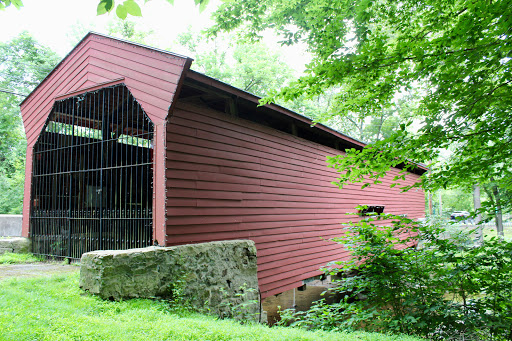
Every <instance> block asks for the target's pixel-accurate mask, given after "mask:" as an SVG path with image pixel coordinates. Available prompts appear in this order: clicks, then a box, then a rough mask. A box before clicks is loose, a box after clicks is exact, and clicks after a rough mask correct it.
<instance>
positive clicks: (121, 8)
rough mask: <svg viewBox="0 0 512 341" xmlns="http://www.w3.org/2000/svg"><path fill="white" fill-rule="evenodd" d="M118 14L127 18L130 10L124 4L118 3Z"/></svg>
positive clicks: (121, 17) (122, 17)
mask: <svg viewBox="0 0 512 341" xmlns="http://www.w3.org/2000/svg"><path fill="white" fill-rule="evenodd" d="M116 15H117V16H118V17H119V18H120V19H123V20H124V19H126V17H127V16H128V11H127V10H126V8H125V7H124V5H117V8H116Z"/></svg>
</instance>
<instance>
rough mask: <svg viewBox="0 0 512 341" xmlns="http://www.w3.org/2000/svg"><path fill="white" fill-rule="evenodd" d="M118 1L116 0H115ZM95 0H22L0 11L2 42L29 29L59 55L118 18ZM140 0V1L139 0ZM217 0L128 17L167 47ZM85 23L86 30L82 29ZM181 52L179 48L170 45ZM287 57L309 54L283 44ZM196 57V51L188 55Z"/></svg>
mask: <svg viewBox="0 0 512 341" xmlns="http://www.w3.org/2000/svg"><path fill="white" fill-rule="evenodd" d="M118 1H119V0H118ZM98 2H99V0H81V1H77V0H44V1H42V0H23V3H24V7H22V8H21V9H19V10H17V9H16V8H14V7H13V6H10V7H9V8H7V9H5V10H3V11H0V42H6V41H8V40H10V39H12V38H13V37H15V36H17V35H18V34H19V33H21V32H23V31H28V32H29V33H30V34H31V35H32V36H33V37H34V38H35V39H36V40H37V41H38V42H39V43H41V44H42V45H44V46H47V47H49V48H51V49H52V50H53V51H55V52H57V53H58V54H59V55H60V56H61V57H64V56H65V55H66V54H68V53H69V51H71V49H72V48H73V47H74V46H75V44H76V43H77V42H78V40H79V38H78V37H77V34H76V33H74V32H76V31H80V29H79V28H80V27H82V31H81V34H79V35H80V36H81V35H82V34H84V33H82V32H86V31H88V30H89V28H92V30H93V31H96V32H99V33H107V31H106V26H107V24H108V23H109V21H112V20H118V19H117V18H116V16H115V14H114V13H110V14H107V15H101V16H97V15H96V7H97V5H98ZM140 3H143V1H139V4H140ZM220 3H221V1H220V0H211V1H210V3H209V5H208V6H207V8H206V10H205V11H204V12H202V13H200V11H199V7H197V6H195V5H194V1H193V0H175V1H174V5H170V4H169V3H168V2H167V1H165V0H152V1H149V2H147V3H146V4H145V5H143V6H141V7H142V15H143V17H142V18H134V17H129V19H130V20H133V21H135V22H137V27H140V29H142V30H144V31H148V30H153V32H154V34H153V35H152V36H151V38H150V39H149V40H148V44H149V45H152V46H155V47H159V48H163V49H166V48H169V47H171V46H173V42H174V40H175V39H176V37H177V35H178V34H179V33H181V32H183V31H185V30H186V29H187V27H189V26H190V27H191V28H192V29H193V31H200V30H201V29H204V28H206V27H208V26H209V25H211V24H212V21H211V19H210V16H211V13H212V12H213V11H215V10H216V9H217V7H218V6H219V5H220ZM84 28H87V30H84ZM277 40H278V39H277V38H276V37H273V36H267V37H265V42H266V43H267V45H269V46H270V47H273V48H279V46H278V44H277ZM173 52H177V53H183V51H173ZM282 53H283V54H286V60H287V62H288V63H289V64H290V65H291V66H292V67H293V68H295V69H297V70H302V69H303V68H304V64H305V63H306V62H307V60H308V57H307V55H306V54H305V53H304V52H303V51H302V49H300V48H293V49H290V48H283V49H282ZM190 57H194V56H190Z"/></svg>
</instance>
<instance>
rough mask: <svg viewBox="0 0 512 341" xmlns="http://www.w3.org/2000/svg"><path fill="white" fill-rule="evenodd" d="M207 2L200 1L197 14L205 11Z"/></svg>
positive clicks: (206, 0) (205, 0)
mask: <svg viewBox="0 0 512 341" xmlns="http://www.w3.org/2000/svg"><path fill="white" fill-rule="evenodd" d="M208 2H209V0H203V1H201V3H200V4H199V13H202V12H203V11H204V10H205V9H206V6H207V5H208Z"/></svg>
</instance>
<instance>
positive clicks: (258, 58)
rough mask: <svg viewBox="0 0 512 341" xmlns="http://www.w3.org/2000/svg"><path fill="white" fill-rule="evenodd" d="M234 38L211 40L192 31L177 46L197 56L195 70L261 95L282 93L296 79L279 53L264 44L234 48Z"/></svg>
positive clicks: (235, 46)
mask: <svg viewBox="0 0 512 341" xmlns="http://www.w3.org/2000/svg"><path fill="white" fill-rule="evenodd" d="M230 38H231V37H217V38H216V39H213V40H208V39H206V37H204V36H202V35H201V34H199V33H196V32H193V31H192V30H190V29H189V30H188V31H186V32H184V33H182V34H180V35H179V36H178V40H177V43H178V44H180V45H181V47H185V48H186V49H187V52H186V53H187V54H191V55H193V56H194V63H193V64H192V68H193V69H195V70H197V71H199V72H202V73H204V74H206V75H208V76H210V77H213V78H216V79H219V80H222V81H224V82H226V83H229V84H230V85H233V86H236V87H238V88H240V89H242V90H244V91H247V92H250V93H253V94H255V95H257V96H266V95H268V94H269V93H271V92H275V91H278V90H279V89H280V88H282V87H283V86H284V85H285V84H286V83H287V82H288V81H289V80H290V79H291V78H292V74H293V71H292V69H291V68H290V67H289V66H288V65H287V64H286V63H285V62H284V60H283V59H284V58H283V57H282V56H281V55H280V54H279V53H278V52H276V51H272V50H271V49H270V48H268V47H267V46H266V45H265V44H263V43H253V44H248V43H240V44H234V45H233V46H230V45H231V43H230V42H229V41H230V40H233V39H230Z"/></svg>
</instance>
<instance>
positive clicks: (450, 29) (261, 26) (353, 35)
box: [210, 0, 512, 205]
mask: <svg viewBox="0 0 512 341" xmlns="http://www.w3.org/2000/svg"><path fill="white" fill-rule="evenodd" d="M511 18H512V7H511V6H510V2H509V1H506V0H498V1H469V0H462V1H445V0H430V1H423V2H418V1H413V0H407V1H400V2H396V1H392V0H383V1H342V0H334V1H332V0H311V1H285V0H245V1H235V2H230V3H225V4H223V5H222V6H221V7H220V8H219V9H218V10H217V11H216V13H215V14H214V19H215V21H216V24H215V26H214V27H213V28H212V29H211V30H210V32H211V33H212V34H216V33H218V32H220V31H231V30H235V29H237V30H239V32H240V33H241V34H242V35H244V36H245V37H249V38H253V39H259V38H261V34H262V32H264V31H265V30H267V29H272V30H274V31H275V32H277V33H278V34H279V35H280V37H281V38H282V42H283V44H295V43H302V44H305V45H306V46H307V47H308V50H309V51H310V52H311V53H312V54H313V60H312V62H311V63H310V64H309V65H308V66H307V70H306V73H305V75H304V76H302V77H300V78H299V79H298V80H297V81H295V82H292V83H291V85H290V86H289V87H287V88H285V89H282V90H281V92H280V93H279V94H278V95H277V97H279V98H282V99H294V98H299V97H301V96H315V95H318V94H321V93H323V92H325V91H326V90H328V89H331V88H333V87H338V88H340V89H341V91H342V92H341V93H340V94H339V95H338V96H337V108H338V110H337V112H333V113H332V114H330V116H334V115H339V116H340V117H341V118H340V119H341V120H343V119H344V118H345V117H350V115H353V113H358V114H359V115H362V116H363V117H371V118H378V117H379V115H380V114H381V113H382V112H383V110H384V111H385V110H387V109H388V108H390V107H391V106H392V105H393V103H395V102H396V101H397V100H398V99H400V98H401V97H402V96H403V94H404V93H405V92H406V91H408V90H409V89H412V88H414V89H417V93H418V96H419V98H418V103H417V104H416V105H414V108H415V109H414V110H413V115H412V117H408V118H403V119H401V120H400V121H401V122H400V125H399V126H398V127H397V129H396V130H395V132H394V133H393V134H391V135H390V136H388V137H387V138H386V139H385V140H383V141H380V142H377V143H374V144H372V145H370V146H369V147H368V148H365V149H364V150H363V151H362V152H358V151H357V152H356V151H348V152H347V155H346V161H343V158H339V159H337V160H335V161H336V162H341V163H342V164H341V165H340V167H339V169H340V170H342V171H343V170H344V169H346V167H353V168H356V169H358V170H359V171H358V172H356V171H355V170H353V171H352V172H351V174H350V175H349V176H345V175H342V176H341V178H340V182H346V181H359V180H361V177H360V176H372V180H377V179H378V178H379V177H381V176H383V175H384V174H385V173H386V172H387V170H388V169H389V167H391V166H396V165H398V164H401V163H408V162H409V161H415V162H424V163H430V162H432V161H435V160H437V159H438V157H439V154H440V152H441V151H443V150H444V149H447V148H448V147H449V146H451V145H456V147H457V151H456V153H454V154H453V155H452V156H451V157H450V159H449V160H447V161H446V162H443V163H442V164H439V165H438V166H436V167H434V168H433V171H432V173H431V174H430V175H429V177H427V176H425V177H424V178H423V179H422V181H423V183H422V184H421V185H423V186H424V187H426V188H429V187H434V188H439V187H447V186H450V185H451V184H454V183H456V184H457V185H461V184H468V185H471V184H473V183H480V184H483V183H486V182H487V181H489V179H491V178H494V179H495V180H496V181H499V182H500V187H501V188H511V187H512V183H511V182H510V179H511V178H512V177H511V176H510V174H509V173H510V170H511V167H510V163H511V162H510V161H511V156H512V154H510V148H509V143H510V133H511V127H512V115H511V108H512V91H511V90H512V78H511V75H512V72H511V68H510V66H511V64H512V60H511V58H510V56H511V54H512V44H510V40H511V35H510V27H511V26H512V21H511V20H512V19H511ZM372 159H378V160H379V162H378V163H376V162H370V163H369V162H368V160H372ZM374 166H375V167H374ZM507 204H508V205H510V202H508V203H507Z"/></svg>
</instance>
